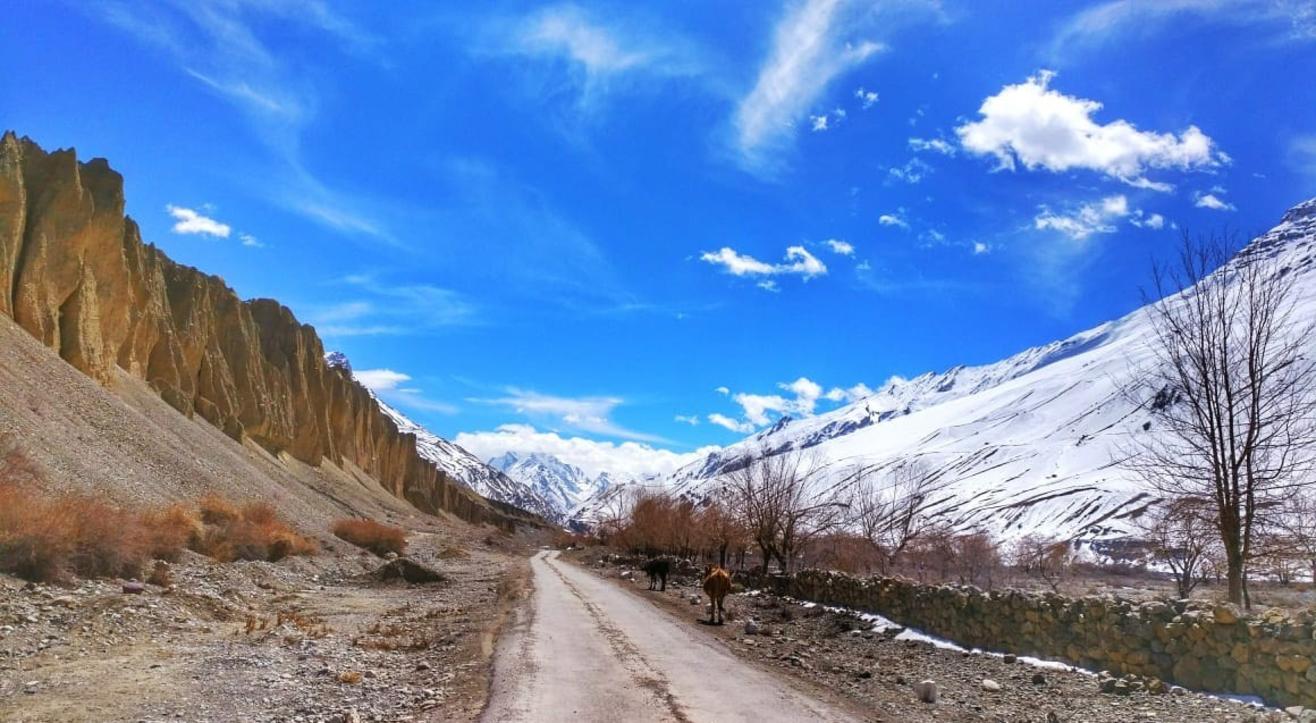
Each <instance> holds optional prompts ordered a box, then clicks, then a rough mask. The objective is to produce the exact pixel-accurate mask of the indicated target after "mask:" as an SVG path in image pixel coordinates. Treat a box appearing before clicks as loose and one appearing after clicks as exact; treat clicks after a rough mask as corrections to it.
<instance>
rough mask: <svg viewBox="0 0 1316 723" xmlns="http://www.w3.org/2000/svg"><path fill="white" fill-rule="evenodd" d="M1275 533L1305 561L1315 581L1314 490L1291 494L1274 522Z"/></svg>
mask: <svg viewBox="0 0 1316 723" xmlns="http://www.w3.org/2000/svg"><path fill="white" fill-rule="evenodd" d="M1275 529H1276V535H1277V536H1279V537H1280V538H1281V540H1282V541H1283V543H1284V545H1285V546H1287V547H1288V548H1289V549H1290V550H1291V551H1292V552H1293V554H1294V556H1295V557H1299V558H1301V559H1303V560H1305V561H1306V563H1307V565H1308V566H1309V568H1308V569H1309V570H1310V574H1311V581H1312V582H1313V583H1316V490H1302V491H1300V492H1299V493H1298V494H1295V495H1292V496H1291V497H1289V499H1288V500H1287V501H1286V502H1285V504H1284V507H1283V509H1282V511H1281V513H1280V514H1279V515H1277V519H1276V522H1275Z"/></svg>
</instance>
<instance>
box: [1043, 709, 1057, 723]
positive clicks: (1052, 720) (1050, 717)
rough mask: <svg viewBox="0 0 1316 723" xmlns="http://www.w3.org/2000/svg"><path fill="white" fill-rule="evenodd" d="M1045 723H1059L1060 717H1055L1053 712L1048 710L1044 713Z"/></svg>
mask: <svg viewBox="0 0 1316 723" xmlns="http://www.w3.org/2000/svg"><path fill="white" fill-rule="evenodd" d="M1046 723H1060V716H1058V715H1056V712H1055V711H1053V710H1049V711H1047V712H1046Z"/></svg>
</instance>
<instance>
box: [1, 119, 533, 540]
mask: <svg viewBox="0 0 1316 723" xmlns="http://www.w3.org/2000/svg"><path fill="white" fill-rule="evenodd" d="M0 315H3V316H5V317H9V319H12V323H13V324H16V326H17V328H19V329H22V330H23V331H25V332H26V333H27V334H29V335H30V336H31V337H33V338H34V339H35V340H36V341H37V342H39V343H40V344H42V345H44V346H45V347H47V348H49V349H50V350H52V351H54V352H56V353H57V354H58V356H59V357H60V358H62V359H63V360H64V361H65V362H67V363H68V364H69V365H71V367H72V368H75V369H77V370H78V371H79V372H81V373H82V374H84V375H86V377H88V378H89V379H90V380H94V381H95V382H96V383H97V384H99V385H100V387H101V388H103V389H105V390H112V391H114V392H116V393H117V394H119V395H120V396H123V397H125V398H128V399H131V400H132V401H133V402H134V403H135V404H136V405H137V406H138V407H139V409H141V410H143V412H142V413H146V411H149V413H150V416H151V418H152V419H153V420H157V421H156V424H157V425H163V426H164V427H165V428H166V429H168V428H169V427H171V426H176V425H178V424H179V423H180V422H186V423H187V424H186V425H185V426H186V427H187V428H190V426H191V421H190V420H194V419H201V420H204V421H205V422H207V423H209V425H211V426H213V428H214V429H217V430H219V431H221V432H222V433H223V435H225V436H226V437H228V438H229V439H230V440H232V441H233V442H235V443H238V444H240V445H241V446H242V447H244V448H246V449H248V450H259V451H260V452H261V453H262V456H263V458H266V459H268V460H277V462H278V464H279V465H282V466H284V467H288V468H297V469H299V470H303V472H304V473H306V474H309V475H311V476H312V477H314V478H316V479H319V480H328V479H337V480H339V481H338V482H336V483H334V484H338V485H342V484H344V483H343V480H350V479H353V478H357V479H361V480H369V481H370V482H369V483H370V484H377V486H378V487H380V488H382V489H383V490H385V491H387V492H388V493H389V494H390V495H392V496H394V497H396V498H399V499H402V500H405V501H407V502H408V503H410V504H411V505H412V506H414V507H415V508H416V509H419V510H421V511H424V512H430V513H451V514H453V515H455V516H457V517H460V518H462V519H465V520H468V521H472V522H493V523H496V524H499V525H503V526H512V525H515V524H517V523H518V522H532V521H533V518H531V517H530V516H529V515H526V514H525V513H523V512H521V511H519V510H517V509H515V508H513V507H511V506H510V505H505V504H503V503H498V502H490V501H489V500H486V499H484V498H482V497H480V496H479V495H478V494H475V493H474V492H472V491H471V490H470V489H468V488H467V487H466V486H465V485H462V484H460V483H458V482H457V481H456V480H454V479H453V478H452V477H451V476H449V475H448V474H446V473H445V472H444V471H442V470H440V469H439V468H438V467H436V466H435V465H434V464H433V463H432V462H431V461H429V460H427V459H425V458H424V457H423V456H422V455H421V454H420V453H419V452H418V449H417V440H416V437H415V435H414V434H412V433H409V432H407V431H404V430H402V429H399V427H398V424H397V423H396V422H395V421H394V419H393V418H391V417H390V416H389V415H388V414H387V413H386V412H385V411H384V409H383V408H381V406H380V405H379V403H378V402H377V401H376V400H375V399H374V397H373V396H372V395H371V394H370V392H369V391H368V390H366V389H365V388H364V387H362V386H361V385H360V384H357V383H356V382H355V381H353V380H352V379H351V378H350V376H348V375H346V374H344V373H343V372H341V371H339V370H336V369H332V368H330V367H329V365H327V364H326V362H325V361H324V349H323V345H322V344H321V342H320V339H319V337H318V336H317V334H316V333H315V330H314V329H313V328H312V327H310V326H307V325H304V324H301V323H299V322H298V321H297V319H296V318H295V317H294V316H293V314H292V312H291V311H289V310H288V309H287V308H286V307H284V306H282V305H280V304H279V303H278V302H276V301H273V300H269V299H256V300H251V301H243V300H240V299H239V298H238V297H237V295H236V294H235V293H234V292H233V290H232V289H230V288H228V286H226V285H225V284H224V282H223V280H222V279H220V278H218V277H215V276H210V275H207V274H204V273H202V272H201V271H198V270H196V269H194V268H190V267H187V266H183V265H180V264H177V263H175V262H173V261H172V260H170V259H169V258H168V257H167V256H165V255H164V254H163V253H162V252H161V251H159V250H158V249H157V248H155V247H154V246H152V245H149V244H146V243H144V242H143V241H142V239H141V235H140V232H139V231H138V228H137V224H136V223H134V222H133V221H132V219H130V218H127V217H125V216H124V197H123V179H122V177H121V176H120V175H119V174H118V173H116V172H114V171H113V170H111V168H110V167H109V164H108V163H107V162H106V161H105V160H104V159H93V160H91V161H88V162H85V163H83V162H79V161H78V160H77V157H76V154H75V152H74V151H73V150H71V149H70V150H61V151H55V152H51V153H47V152H45V151H44V150H42V149H41V148H40V147H38V146H37V145H36V144H35V143H34V142H32V141H31V140H29V139H26V138H23V139H20V138H18V137H17V136H16V135H15V134H13V133H12V132H10V133H6V134H5V135H4V136H3V138H0ZM9 319H6V322H7V323H8V322H9ZM10 336H12V334H10ZM14 345H15V342H10V341H7V342H6V350H7V351H15V346H14ZM11 368H12V367H9V366H6V369H7V370H8V369H11ZM53 373H54V372H51V374H53ZM64 376H67V375H64ZM49 378H53V377H47V376H46V375H44V374H39V373H36V372H33V375H31V376H26V375H25V376H23V377H22V378H20V379H18V380H15V381H14V382H13V384H12V386H11V387H10V389H9V392H10V393H12V394H19V395H21V394H24V393H27V394H31V395H35V398H38V399H39V398H43V392H42V391H40V390H41V389H42V388H43V387H44V386H46V385H47V384H48V383H49V382H48V379H49ZM83 386H84V389H83V391H82V392H81V393H80V394H81V395H86V394H87V391H86V389H85V386H86V385H83ZM147 389H149V390H151V392H152V393H153V394H154V395H156V396H158V398H159V400H162V401H163V403H164V404H167V405H168V406H169V407H172V408H173V410H175V411H176V413H178V414H179V415H181V416H177V419H176V420H170V419H169V415H161V414H160V412H159V410H158V407H159V405H157V404H154V403H153V402H147V401H145V400H144V397H145V396H146V395H145V393H144V390H147ZM93 397H95V395H93ZM95 398H99V397H95ZM12 403H18V402H12ZM106 403H107V404H111V402H106ZM6 412H7V413H6V420H7V422H6V426H15V425H16V424H17V423H19V421H20V420H18V419H16V418H15V415H16V414H17V415H22V412H21V410H20V409H11V407H10V405H6ZM64 421H66V422H68V423H69V425H70V428H73V425H75V424H76V423H78V420H64ZM125 425H126V428H125V429H123V430H120V429H116V428H100V427H97V431H96V432H95V435H98V436H100V437H102V438H103V437H105V436H106V435H109V436H113V435H115V434H118V433H125V434H126V433H129V432H130V431H133V430H134V429H135V428H136V427H138V426H140V425H137V424H136V423H134V422H125ZM20 431H22V430H20ZM65 431H66V430H63V429H61V428H60V427H59V425H58V424H55V423H53V422H51V423H44V422H42V420H41V417H40V416H38V417H37V418H35V419H34V420H33V427H32V429H31V431H28V432H27V433H25V434H24V436H25V437H29V438H30V439H29V440H28V441H30V442H32V443H33V444H35V445H37V446H43V447H44V448H45V449H46V451H47V455H46V456H47V458H48V459H47V460H46V461H48V462H50V463H51V464H52V465H54V466H55V467H60V466H63V465H75V466H78V467H84V468H85V467H86V466H87V465H88V464H90V465H92V466H93V467H97V466H101V465H103V460H104V459H105V458H99V459H97V460H94V461H93V460H87V461H82V462H79V461H76V460H73V459H68V460H64V459H59V457H69V458H74V457H78V456H79V455H80V454H81V453H82V452H84V451H86V450H84V449H80V448H79V445H69V446H68V447H67V448H66V449H61V448H59V447H58V446H55V445H51V444H47V443H45V442H43V438H44V437H45V436H47V435H49V436H53V437H55V438H59V436H60V435H61V434H62V433H63V432H65ZM138 431H141V430H138ZM157 431H158V430H155V429H151V430H146V431H143V433H142V434H141V435H140V436H141V437H143V438H157V439H158V440H159V441H164V440H168V439H169V435H170V433H169V432H166V433H164V434H158V433H157ZM146 443H150V444H157V443H159V442H158V441H152V442H146ZM175 453H176V454H175V455H174V457H170V455H168V454H167V453H165V452H164V451H163V450H161V451H159V452H158V453H157V457H158V458H159V459H158V461H157V463H158V464H160V465H161V466H163V467H171V468H175V469H178V468H187V467H190V466H191V465H192V458H193V456H194V455H192V454H189V453H188V452H187V451H186V447H184V448H181V449H175ZM118 457H123V459H122V465H121V466H119V465H116V466H115V467H114V469H105V470H103V471H102V472H101V473H100V474H96V473H95V472H93V473H91V474H90V475H88V476H89V478H90V479H87V480H85V481H87V482H88V483H97V482H105V483H108V482H109V480H110V479H114V478H118V479H120V480H122V481H124V482H126V485H127V486H128V487H131V486H132V485H134V484H137V485H144V484H151V483H157V484H164V481H163V479H157V477H158V476H152V475H147V476H146V477H145V478H144V479H137V478H135V477H132V476H127V475H125V474H124V470H128V469H133V468H134V467H140V466H141V465H142V464H144V463H145V462H144V461H143V460H142V459H138V458H134V457H132V456H128V455H124V454H121V453H120V454H115V453H114V450H110V458H118ZM147 458H149V457H147ZM197 464H200V465H204V466H209V467H211V468H212V472H211V474H214V475H224V476H227V475H230V474H232V472H230V471H227V470H226V468H227V467H228V466H229V464H228V462H227V460H226V461H225V462H224V463H218V462H216V461H214V460H213V459H209V460H207V459H204V458H202V459H198V461H197ZM105 466H107V467H108V465H105ZM84 474H85V472H84ZM169 474H170V475H172V474H173V470H172V469H171V470H170V472H169ZM261 476H262V475H257V476H256V478H258V479H259V478H260V477H261ZM265 477H266V478H267V479H268V478H269V477H268V475H265ZM204 479H205V477H204V475H202V476H200V477H197V478H195V479H193V481H192V483H191V484H192V486H193V487H195V486H197V485H198V484H199V482H200V481H203V480H204ZM274 480H275V481H276V483H277V484H279V485H280V486H285V485H286V484H287V483H286V481H284V480H283V479H281V478H279V477H277V476H276V477H274ZM102 486H105V487H115V486H117V485H110V484H104V485H102ZM256 486H258V485H256ZM331 488H332V485H331V484H327V488H326V489H325V490H324V492H325V493H326V494H336V492H335V491H334V490H333V489H331ZM265 492H266V493H267V494H270V493H274V490H268V489H267V490H265ZM152 493H153V494H155V495H157V496H159V495H163V496H173V495H175V494H177V492H176V491H172V490H159V489H157V490H153V491H152Z"/></svg>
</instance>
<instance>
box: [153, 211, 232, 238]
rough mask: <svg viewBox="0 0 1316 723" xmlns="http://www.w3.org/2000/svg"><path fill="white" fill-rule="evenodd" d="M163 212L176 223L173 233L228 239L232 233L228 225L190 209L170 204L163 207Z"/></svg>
mask: <svg viewBox="0 0 1316 723" xmlns="http://www.w3.org/2000/svg"><path fill="white" fill-rule="evenodd" d="M165 210H166V211H168V212H169V215H170V216H173V217H174V220H175V222H176V223H174V227H173V232H174V233H182V234H201V235H203V236H216V237H219V238H228V236H229V234H230V233H231V232H232V231H233V229H232V228H231V227H229V225H228V224H226V223H220V222H219V221H216V220H215V219H213V218H210V217H209V216H203V215H201V214H200V213H198V212H197V211H194V210H192V209H190V208H184V207H182V206H175V205H173V204H172V203H171V204H169V205H167V206H165Z"/></svg>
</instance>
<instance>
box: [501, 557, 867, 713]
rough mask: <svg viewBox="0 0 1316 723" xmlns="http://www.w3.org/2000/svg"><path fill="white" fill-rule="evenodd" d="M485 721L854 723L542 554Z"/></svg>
mask: <svg viewBox="0 0 1316 723" xmlns="http://www.w3.org/2000/svg"><path fill="white" fill-rule="evenodd" d="M531 569H532V570H533V572H534V585H535V591H534V596H533V599H532V600H531V602H530V604H529V605H527V606H526V607H525V608H524V609H523V610H522V612H521V614H520V617H519V619H518V621H517V623H516V625H515V627H514V628H513V629H512V630H511V631H509V634H508V635H506V636H505V637H504V638H503V639H502V641H501V642H500V644H499V649H498V652H497V656H496V658H495V663H494V666H495V667H494V683H493V694H492V696H491V699H490V703H489V707H488V708H487V709H486V711H485V714H484V718H483V720H485V721H572V722H573V723H587V722H589V721H619V720H624V721H628V722H636V723H638V722H640V721H692V722H694V721H755V723H768V722H769V721H802V720H826V721H850V720H854V718H852V717H851V716H850V715H849V714H847V713H845V712H843V711H840V710H836V709H834V708H832V707H831V706H829V705H827V704H825V703H822V702H820V701H817V700H813V699H811V698H810V697H808V696H807V695H805V694H803V693H800V692H798V691H796V690H795V689H793V688H792V687H790V685H788V684H786V683H784V682H783V681H782V680H780V679H778V678H775V677H773V676H772V675H771V674H769V673H767V672H764V671H762V670H759V669H758V668H754V667H751V666H750V665H749V664H747V663H745V662H744V661H742V660H739V659H738V658H736V657H735V656H733V655H731V654H730V653H728V652H727V651H726V650H725V649H724V648H723V647H722V646H721V644H720V643H718V642H717V641H716V640H715V639H713V638H711V637H710V636H708V635H705V634H703V631H701V630H699V629H698V628H697V627H695V626H696V623H695V622H694V621H693V620H689V621H682V620H680V619H677V618H674V617H673V616H671V615H670V614H668V613H666V612H663V611H662V610H660V609H658V608H656V607H655V606H654V605H653V603H651V602H650V601H648V600H645V599H643V598H641V597H639V596H637V595H635V594H634V593H631V592H629V591H626V590H623V589H619V588H618V587H617V586H615V585H612V584H610V583H608V582H607V581H605V580H602V579H600V578H598V577H597V576H594V575H591V574H590V573H588V572H586V571H584V570H581V569H579V568H577V567H575V566H572V565H568V564H566V563H564V562H561V561H558V560H557V553H556V552H540V553H539V554H537V555H536V556H535V557H534V558H533V559H532V560H531Z"/></svg>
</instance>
